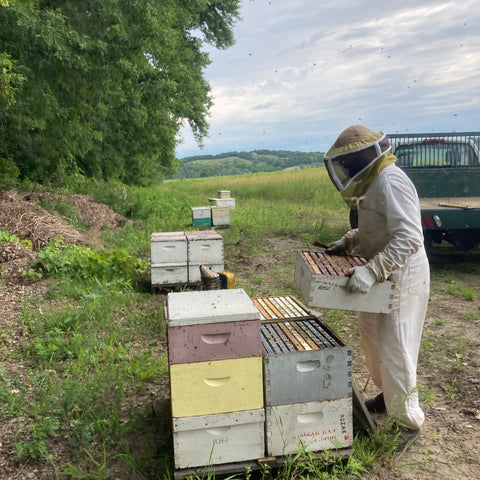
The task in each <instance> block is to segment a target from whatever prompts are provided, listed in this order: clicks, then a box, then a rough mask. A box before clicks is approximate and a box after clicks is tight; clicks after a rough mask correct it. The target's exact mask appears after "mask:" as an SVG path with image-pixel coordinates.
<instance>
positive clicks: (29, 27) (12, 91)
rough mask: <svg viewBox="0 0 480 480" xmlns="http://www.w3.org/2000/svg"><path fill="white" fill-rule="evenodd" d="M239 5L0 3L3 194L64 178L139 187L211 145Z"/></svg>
mask: <svg viewBox="0 0 480 480" xmlns="http://www.w3.org/2000/svg"><path fill="white" fill-rule="evenodd" d="M239 5H240V0H208V1H205V0H174V1H168V2H166V1H161V0H95V1H90V0H85V1H79V0H28V1H25V0H0V188H1V184H2V179H5V178H6V177H8V178H10V179H12V178H13V179H14V178H16V177H18V178H19V179H30V180H35V181H42V180H46V179H51V178H55V177H62V175H65V174H69V173H81V174H84V175H87V176H92V177H96V178H102V179H118V180H120V181H122V182H124V183H127V184H138V185H145V184H147V183H152V182H153V181H157V180H158V179H161V178H162V177H164V176H165V175H167V174H170V173H171V172H173V171H174V170H175V168H176V166H177V159H176V156H175V148H176V144H177V141H178V133H179V131H180V127H181V126H182V125H184V124H188V125H190V127H191V129H192V131H193V134H194V136H195V138H196V140H197V141H198V142H199V144H201V140H202V138H203V137H204V136H205V135H206V134H207V130H208V123H207V120H206V118H207V113H208V110H209V108H210V106H211V97H210V86H209V84H208V83H207V81H206V80H205V78H204V76H203V72H204V69H205V67H206V66H207V65H208V64H209V63H210V59H209V56H208V54H207V53H205V51H203V50H202V47H203V46H204V45H205V44H206V43H208V44H210V45H212V46H214V47H216V48H220V49H223V48H227V47H229V46H231V45H232V44H233V43H234V38H233V30H232V28H233V25H234V23H235V21H236V20H237V19H238V18H239Z"/></svg>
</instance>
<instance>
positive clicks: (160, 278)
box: [151, 230, 224, 287]
mask: <svg viewBox="0 0 480 480" xmlns="http://www.w3.org/2000/svg"><path fill="white" fill-rule="evenodd" d="M200 265H205V266H206V267H209V268H210V269H212V270H213V271H215V272H221V271H223V270H224V257H223V238H222V236H221V235H220V234H218V233H217V232H215V231H214V230H207V231H192V232H160V233H152V235H151V284H152V287H161V286H167V285H181V284H188V283H199V282H200V281H201V275H200Z"/></svg>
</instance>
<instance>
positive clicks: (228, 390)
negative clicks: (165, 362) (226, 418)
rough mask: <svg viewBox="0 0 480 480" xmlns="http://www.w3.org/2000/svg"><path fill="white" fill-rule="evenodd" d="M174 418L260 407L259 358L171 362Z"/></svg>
mask: <svg viewBox="0 0 480 480" xmlns="http://www.w3.org/2000/svg"><path fill="white" fill-rule="evenodd" d="M170 389H171V402H172V416H173V417H192V416H195V415H209V414H214V413H227V412H237V411H242V410H255V409H258V408H262V407H263V375H262V357H250V358H235V359H229V360H216V361H210V362H198V363H178V364H173V365H170Z"/></svg>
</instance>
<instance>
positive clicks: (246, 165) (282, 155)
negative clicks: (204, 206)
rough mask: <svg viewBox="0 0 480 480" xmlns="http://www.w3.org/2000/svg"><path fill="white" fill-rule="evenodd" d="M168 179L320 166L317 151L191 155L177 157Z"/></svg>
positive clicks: (321, 154)
mask: <svg viewBox="0 0 480 480" xmlns="http://www.w3.org/2000/svg"><path fill="white" fill-rule="evenodd" d="M181 162H182V164H181V165H180V166H179V168H178V170H177V173H175V174H174V175H172V177H171V178H201V177H215V176H227V175H244V174H247V173H258V172H274V171H277V170H285V169H287V168H295V167H298V168H313V167H319V166H320V165H323V153H321V152H296V151H288V150H254V151H252V152H228V153H221V154H219V155H195V156H191V157H186V158H182V159H181Z"/></svg>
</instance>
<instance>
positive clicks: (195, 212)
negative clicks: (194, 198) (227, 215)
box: [191, 207, 211, 218]
mask: <svg viewBox="0 0 480 480" xmlns="http://www.w3.org/2000/svg"><path fill="white" fill-rule="evenodd" d="M210 208H211V207H191V210H192V217H193V218H210V215H211V211H210Z"/></svg>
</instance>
